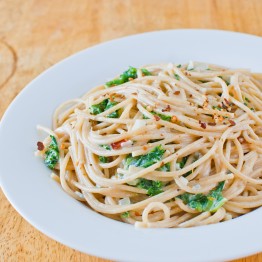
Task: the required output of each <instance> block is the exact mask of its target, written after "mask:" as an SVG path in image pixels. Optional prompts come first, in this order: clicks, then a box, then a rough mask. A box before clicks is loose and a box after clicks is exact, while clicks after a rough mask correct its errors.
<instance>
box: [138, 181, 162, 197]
mask: <svg viewBox="0 0 262 262" xmlns="http://www.w3.org/2000/svg"><path fill="white" fill-rule="evenodd" d="M137 187H139V188H143V189H146V190H147V194H148V195H149V196H155V195H157V194H160V193H162V192H163V183H162V182H161V181H154V180H148V179H145V178H140V180H139V183H138V184H137Z"/></svg>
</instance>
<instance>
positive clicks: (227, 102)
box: [224, 98, 230, 106]
mask: <svg viewBox="0 0 262 262" xmlns="http://www.w3.org/2000/svg"><path fill="white" fill-rule="evenodd" d="M224 100H225V102H226V104H228V105H229V106H230V103H229V101H228V100H227V99H226V98H224Z"/></svg>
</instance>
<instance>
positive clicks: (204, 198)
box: [178, 181, 227, 212]
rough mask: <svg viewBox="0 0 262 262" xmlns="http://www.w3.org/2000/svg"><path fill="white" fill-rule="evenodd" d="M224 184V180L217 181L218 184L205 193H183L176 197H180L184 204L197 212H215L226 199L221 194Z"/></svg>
mask: <svg viewBox="0 0 262 262" xmlns="http://www.w3.org/2000/svg"><path fill="white" fill-rule="evenodd" d="M224 185H225V181H223V182H219V184H218V186H217V187H216V188H215V189H213V190H211V191H210V192H209V193H208V194H207V195H204V194H196V195H194V194H190V193H184V194H182V195H180V196H178V198H180V199H181V200H182V201H183V203H184V204H185V205H188V206H189V207H190V208H192V209H195V210H197V211H199V212H205V211H210V212H216V211H217V210H218V209H219V208H220V207H221V206H222V205H223V204H224V203H225V202H226V201H227V199H226V198H224V197H223V195H222V190H223V188H224Z"/></svg>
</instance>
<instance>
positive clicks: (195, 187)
mask: <svg viewBox="0 0 262 262" xmlns="http://www.w3.org/2000/svg"><path fill="white" fill-rule="evenodd" d="M192 189H194V190H200V189H201V185H199V184H195V185H194V186H193V187H192Z"/></svg>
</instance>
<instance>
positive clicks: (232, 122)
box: [228, 119, 236, 126]
mask: <svg viewBox="0 0 262 262" xmlns="http://www.w3.org/2000/svg"><path fill="white" fill-rule="evenodd" d="M228 122H229V123H230V126H235V125H236V122H235V121H233V120H231V119H229V120H228Z"/></svg>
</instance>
